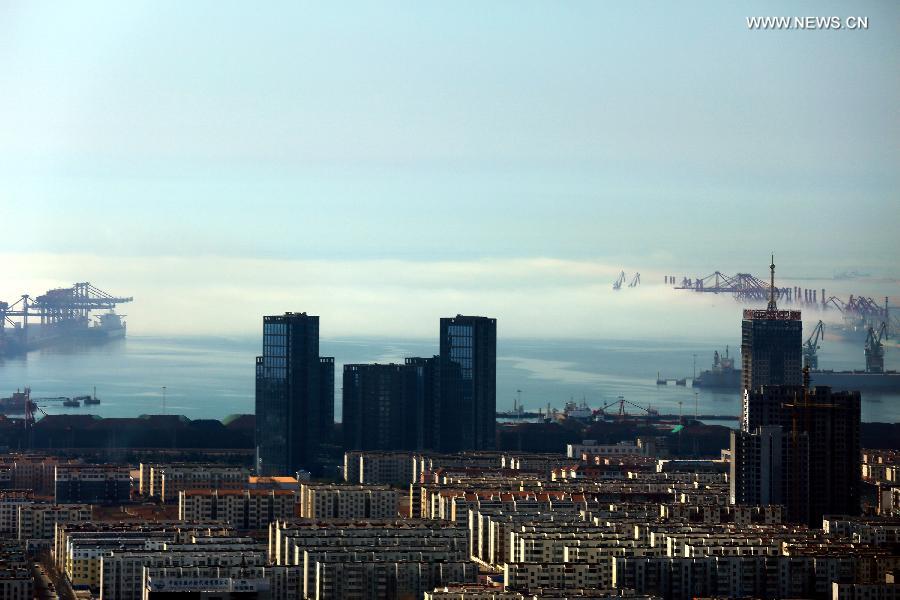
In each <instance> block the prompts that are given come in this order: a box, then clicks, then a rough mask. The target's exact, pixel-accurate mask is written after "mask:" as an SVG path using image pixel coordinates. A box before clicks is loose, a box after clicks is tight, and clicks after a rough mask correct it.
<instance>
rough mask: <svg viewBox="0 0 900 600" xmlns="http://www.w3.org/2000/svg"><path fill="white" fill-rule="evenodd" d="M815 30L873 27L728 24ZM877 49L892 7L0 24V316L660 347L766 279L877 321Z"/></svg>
mask: <svg viewBox="0 0 900 600" xmlns="http://www.w3.org/2000/svg"><path fill="white" fill-rule="evenodd" d="M809 15H813V16H828V15H838V16H840V17H841V18H844V17H845V16H851V15H854V16H865V17H868V19H869V28H868V30H865V31H850V30H846V29H845V30H841V31H824V30H820V31H751V30H749V29H748V27H747V23H746V18H747V17H749V16H809ZM898 34H900V5H898V4H897V3H895V2H841V3H831V2H777V3H776V2H756V3H745V2H729V3H724V2H718V1H713V0H708V1H698V2H691V3H669V4H663V3H658V2H649V1H645V2H641V1H637V2H616V3H613V2H602V3H601V2H595V1H589V2H587V1H586V2H577V1H568V2H546V1H544V2H527V1H516V2H513V1H500V0H492V1H490V2H484V1H480V2H474V1H473V2H454V3H449V2H444V3H423V2H362V1H360V2H334V3H312V2H274V1H273V2H266V3H264V4H262V5H260V4H258V3H256V4H253V3H245V2H222V1H217V2H212V1H208V2H204V1H197V2H189V3H188V2H178V1H171V2H167V1H153V2H141V1H134V2H127V3H123V2H99V1H97V2H91V1H87V2H79V3H64V4H59V3H53V2H43V1H40V0H36V1H28V2H25V1H9V0H0V181H2V185H0V224H2V228H3V235H2V238H0V260H2V261H3V264H4V268H3V276H2V277H0V298H3V299H6V300H14V299H15V298H17V297H18V296H19V295H20V294H22V293H25V292H28V293H31V294H38V293H40V292H42V291H43V290H44V289H47V288H48V287H55V286H64V285H69V284H71V283H72V282H74V281H91V282H93V283H95V284H96V285H98V286H99V287H101V288H104V289H108V290H110V291H112V292H114V293H116V294H122V295H133V296H134V297H135V302H134V303H133V304H131V305H129V306H128V307H127V312H128V314H129V327H130V330H131V331H134V332H143V333H167V334H168V333H227V334H230V333H241V332H252V331H256V330H258V329H259V323H260V318H259V317H260V316H261V315H262V314H265V313H278V312H282V311H284V310H307V311H309V312H312V313H315V314H320V315H321V316H322V318H323V326H322V330H323V334H328V335H334V336H342V335H343V336H349V335H376V336H377V335H393V336H399V337H418V336H426V335H433V334H434V332H435V331H436V319H437V318H438V317H439V316H445V315H448V314H455V313H457V312H460V313H476V314H491V315H492V316H497V317H498V319H500V322H501V324H502V327H501V332H504V333H506V334H508V335H511V336H520V337H528V336H559V335H566V336H577V337H590V336H594V335H609V336H624V335H632V334H635V332H640V333H641V334H644V335H655V334H656V333H658V332H659V331H661V330H663V331H666V332H667V333H669V334H670V335H676V336H677V335H682V334H686V333H689V332H691V331H695V330H696V325H697V324H699V325H700V326H702V325H704V324H705V323H706V324H708V323H710V322H709V321H708V316H704V315H703V313H702V311H698V308H700V307H704V306H707V304H704V302H707V303H708V302H711V301H708V300H706V299H704V300H702V301H699V302H697V301H695V300H696V299H687V298H684V297H683V296H677V295H676V294H675V293H674V292H672V291H671V290H667V289H665V288H664V286H663V285H662V279H663V275H664V274H670V275H676V276H678V277H679V278H680V277H681V276H682V275H692V276H697V275H706V274H708V273H711V272H713V271H715V270H721V271H723V272H726V273H734V272H737V271H749V272H754V273H757V274H759V275H761V276H762V275H764V274H765V271H766V266H767V264H768V256H769V253H770V252H771V251H775V252H776V255H777V257H778V260H777V262H778V264H779V273H780V274H781V275H783V276H784V277H785V278H786V280H787V279H792V278H793V279H797V280H798V281H799V280H800V278H805V277H813V278H826V279H827V278H829V277H831V276H832V275H834V274H835V273H839V272H842V271H847V270H859V271H863V272H867V273H871V274H872V277H873V278H874V279H873V281H871V282H861V283H860V285H863V286H870V287H871V289H872V290H876V288H877V294H878V295H883V294H891V295H892V296H893V295H897V296H898V297H900V286H898V278H900V265H898V261H897V257H898V256H900V242H898V235H897V232H898V231H900V210H898V191H897V190H900V152H898V149H900V148H898V145H900V118H898V117H900V115H898V107H900V78H898V76H897V73H900V35H898ZM620 270H625V271H627V272H628V274H629V276H631V275H632V274H633V273H635V272H641V273H642V282H643V283H642V288H641V289H639V290H629V291H627V294H629V295H626V293H619V294H617V293H615V292H613V291H612V290H611V285H610V284H611V283H612V280H613V279H614V278H615V276H616V274H617V273H618V272H619V271H620ZM871 293H872V295H875V294H876V291H873V292H871ZM713 303H714V304H716V305H717V306H718V305H721V306H722V307H723V308H722V311H720V313H717V314H721V319H720V320H721V326H726V324H727V323H730V321H728V319H733V315H732V311H733V310H734V306H733V305H729V304H728V303H723V302H721V301H719V299H716V301H715V302H713ZM547 315H553V316H552V318H548V317H547ZM714 322H715V323H716V324H717V326H718V323H719V322H718V321H714ZM326 324H327V325H326Z"/></svg>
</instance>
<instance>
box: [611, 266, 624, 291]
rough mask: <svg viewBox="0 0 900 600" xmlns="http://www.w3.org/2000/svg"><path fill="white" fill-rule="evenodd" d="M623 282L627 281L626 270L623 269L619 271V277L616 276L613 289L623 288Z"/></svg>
mask: <svg viewBox="0 0 900 600" xmlns="http://www.w3.org/2000/svg"><path fill="white" fill-rule="evenodd" d="M623 283H625V271H622V272H621V273H619V276H618V277H617V278H616V280H615V281H614V282H613V289H614V290H621V289H622V284H623Z"/></svg>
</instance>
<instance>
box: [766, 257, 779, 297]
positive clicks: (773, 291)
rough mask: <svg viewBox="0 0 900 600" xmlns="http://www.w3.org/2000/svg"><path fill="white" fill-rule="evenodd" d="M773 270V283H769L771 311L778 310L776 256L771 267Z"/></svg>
mask: <svg viewBox="0 0 900 600" xmlns="http://www.w3.org/2000/svg"><path fill="white" fill-rule="evenodd" d="M769 269H770V270H771V272H772V273H771V281H770V282H769V307H768V309H769V310H778V306H776V305H775V254H772V264H770V265H769Z"/></svg>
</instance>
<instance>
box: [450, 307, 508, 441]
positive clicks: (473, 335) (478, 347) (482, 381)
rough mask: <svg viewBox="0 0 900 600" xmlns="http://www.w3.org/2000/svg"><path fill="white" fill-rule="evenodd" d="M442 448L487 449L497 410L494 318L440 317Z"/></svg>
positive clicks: (495, 321)
mask: <svg viewBox="0 0 900 600" xmlns="http://www.w3.org/2000/svg"><path fill="white" fill-rule="evenodd" d="M440 338H441V362H442V365H441V428H440V429H441V432H440V436H441V446H442V448H441V449H442V450H446V451H453V450H492V449H494V447H495V439H494V438H495V429H496V415H497V320H496V319H490V318H488V317H470V316H463V315H456V317H450V318H443V319H441V336H440Z"/></svg>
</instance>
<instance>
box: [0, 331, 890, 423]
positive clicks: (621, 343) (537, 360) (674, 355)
mask: <svg viewBox="0 0 900 600" xmlns="http://www.w3.org/2000/svg"><path fill="white" fill-rule="evenodd" d="M260 344H261V342H260V339H259V337H258V336H247V337H229V338H224V337H153V336H138V335H134V336H129V337H128V338H126V339H121V340H114V341H111V342H108V343H106V344H103V345H94V346H82V347H70V348H45V349H42V350H37V351H34V352H30V353H28V354H27V355H25V356H20V357H16V358H7V359H4V360H2V362H0V397H5V396H9V395H11V394H12V392H14V391H16V389H20V388H23V387H25V386H30V387H31V389H32V397H33V398H38V399H40V398H47V399H48V400H38V404H39V405H41V407H42V408H43V409H44V410H45V411H46V412H47V413H49V414H55V413H63V412H65V413H82V414H94V415H100V416H104V417H131V416H137V415H141V414H161V413H163V412H165V413H168V414H180V415H185V416H187V417H188V418H191V419H221V418H224V417H226V416H227V415H230V414H238V413H252V412H253V410H254V357H255V356H256V355H257V354H259V353H260V350H261V348H260ZM726 344H728V345H729V346H730V350H731V353H732V355H733V356H739V350H738V344H739V340H736V339H734V340H725V339H719V340H663V341H659V340H657V341H653V340H627V341H626V340H583V339H581V340H559V339H556V340H527V339H501V340H499V341H498V348H497V409H498V410H500V411H506V410H512V408H513V402H514V400H515V399H516V398H517V397H519V398H521V402H522V404H523V405H524V407H525V408H526V409H527V410H537V409H539V408H544V409H546V406H547V403H550V404H551V405H552V406H553V407H556V408H558V409H561V408H562V407H563V405H564V404H565V403H566V402H567V401H569V400H573V399H574V400H575V401H576V402H579V403H580V402H581V401H582V399H584V400H585V401H586V402H587V403H588V405H589V406H591V407H592V408H599V407H601V406H604V405H607V404H611V403H614V402H615V401H616V398H617V397H618V396H624V397H625V398H626V399H627V400H629V401H631V402H634V403H636V404H639V405H641V406H645V407H652V408H654V409H656V410H658V411H659V412H660V413H665V414H679V411H681V412H682V413H683V414H684V415H686V416H687V415H694V414H695V412H696V413H699V414H706V415H711V414H714V415H735V416H736V415H737V414H739V412H740V397H739V393H738V392H737V391H726V390H707V389H700V388H691V387H690V378H691V376H692V375H693V371H694V361H695V358H694V355H696V371H697V373H698V374H699V373H700V372H701V371H702V370H704V369H708V368H709V366H710V364H711V362H712V356H713V351H714V350H719V351H720V352H721V351H723V350H724V348H725V345H726ZM437 352H438V348H437V342H436V340H387V339H326V340H322V342H321V345H320V353H321V355H323V356H334V357H335V362H336V370H335V386H336V389H335V401H336V407H335V414H336V418H338V419H340V415H341V390H340V388H341V373H342V367H343V365H344V364H347V363H365V362H403V359H404V358H405V357H407V356H432V355H434V354H436V353H437ZM819 356H820V358H819V364H820V366H821V367H822V368H828V369H859V368H862V365H863V349H862V343H861V342H859V341H852V342H850V341H840V340H835V339H832V340H829V341H828V343H827V344H824V345H823V347H822V349H821V350H820V352H819ZM898 363H900V349H896V348H893V347H889V348H887V351H886V356H885V367H886V368H888V369H897V368H898ZM657 373H659V374H660V375H661V376H662V377H663V378H668V379H670V380H674V379H676V378H679V379H680V378H684V377H686V378H688V382H687V383H688V385H687V386H676V385H675V384H674V381H670V382H669V384H668V385H657V384H656V378H657ZM94 386H96V388H97V396H98V397H99V398H100V399H101V403H100V404H98V405H90V406H84V405H82V406H81V407H79V408H73V407H64V406H62V402H61V401H59V400H49V398H54V397H60V396H69V397H73V396H81V395H86V394H91V393H92V391H93V389H94ZM164 387H165V390H163V388H164ZM519 390H521V392H519ZM679 403H680V404H679ZM609 410H616V406H612V407H611V408H610V409H609ZM632 410H634V409H632ZM862 418H863V421H882V422H897V421H900V394H898V393H893V394H881V395H879V394H873V393H863V403H862ZM736 423H737V421H725V424H729V425H736Z"/></svg>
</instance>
